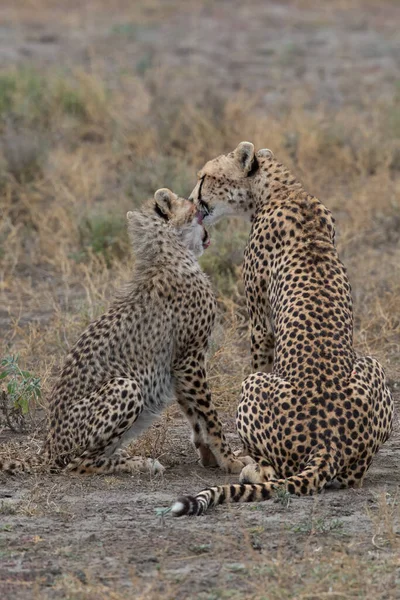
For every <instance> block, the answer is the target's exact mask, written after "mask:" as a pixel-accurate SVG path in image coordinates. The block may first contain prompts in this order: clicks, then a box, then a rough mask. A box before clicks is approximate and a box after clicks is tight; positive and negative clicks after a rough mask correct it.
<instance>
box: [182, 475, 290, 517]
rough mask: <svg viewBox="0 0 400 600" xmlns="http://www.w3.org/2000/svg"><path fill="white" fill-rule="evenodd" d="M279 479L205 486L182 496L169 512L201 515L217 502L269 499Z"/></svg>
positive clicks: (278, 485) (278, 484)
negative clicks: (193, 493)
mask: <svg viewBox="0 0 400 600" xmlns="http://www.w3.org/2000/svg"><path fill="white" fill-rule="evenodd" d="M280 481H282V483H283V484H284V483H285V480H284V479H282V480H278V479H277V480H274V481H268V482H266V483H238V484H232V485H219V486H216V487H211V488H207V489H206V490H203V491H202V492H200V493H199V494H197V495H196V496H182V497H181V498H178V500H177V501H176V502H174V504H173V505H172V508H171V512H172V514H173V515H174V517H182V516H183V515H189V516H193V515H196V516H197V515H202V514H203V513H205V512H206V511H207V510H208V509H209V508H211V507H213V506H218V504H228V503H230V502H261V501H262V500H269V498H271V496H272V492H273V490H274V489H277V488H278V487H280V485H281V484H280V483H279V482H280Z"/></svg>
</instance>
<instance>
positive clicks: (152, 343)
mask: <svg viewBox="0 0 400 600" xmlns="http://www.w3.org/2000/svg"><path fill="white" fill-rule="evenodd" d="M127 217H128V222H129V232H130V235H131V238H132V244H133V248H134V251H135V255H136V263H135V269H134V272H133V277H132V280H131V282H130V283H129V284H128V285H127V286H126V288H125V289H124V290H123V291H121V292H120V293H119V295H118V297H117V298H116V299H115V300H114V302H113V303H112V304H111V306H110V308H109V309H108V310H107V312H106V313H104V314H103V315H102V316H100V317H99V318H98V319H96V320H95V321H93V322H92V323H91V324H90V325H89V327H88V328H87V329H86V331H85V332H84V333H83V334H82V335H81V336H80V338H79V340H78V341H77V342H76V344H75V345H74V346H73V348H72V349H71V351H70V353H69V355H68V357H67V359H66V361H65V363H64V366H63V368H62V371H61V374H60V376H59V378H58V381H57V382H56V384H55V386H54V389H53V391H52V393H51V398H50V407H49V412H50V418H49V432H48V436H47V441H46V443H45V457H46V459H47V461H48V463H49V467H50V469H52V470H58V469H63V468H67V469H68V470H70V471H76V472H78V473H116V472H128V473H132V472H135V471H138V470H152V471H161V470H163V467H162V465H161V464H160V463H159V462H158V461H152V460H150V459H145V458H142V457H130V456H129V455H127V454H126V453H125V452H124V451H122V450H121V449H122V448H123V446H125V445H126V444H128V443H129V442H130V441H131V440H132V439H134V438H135V437H137V436H138V435H139V434H140V433H142V432H143V431H144V430H145V429H147V427H148V426H149V425H150V423H151V422H152V421H153V419H154V418H156V417H157V416H158V415H159V414H160V412H161V411H162V410H163V409H164V408H165V407H166V406H168V404H170V402H171V401H172V400H173V399H174V398H176V400H177V401H178V403H179V405H180V407H181V408H182V410H183V412H184V413H185V415H186V417H187V419H188V421H189V423H190V424H191V427H192V430H193V442H194V445H195V447H196V448H197V451H198V453H199V455H200V459H201V461H202V464H203V465H205V466H207V465H208V466H216V465H218V466H220V467H221V468H223V469H225V470H226V471H228V472H239V471H240V470H241V468H242V467H243V465H244V462H242V461H241V460H239V459H236V458H235V457H234V456H233V455H232V453H231V450H230V448H229V446H228V444H227V442H226V439H225V436H224V434H223V431H222V428H221V423H220V421H219V419H218V415H217V412H216V410H215V408H214V406H213V404H212V400H211V395H210V391H209V388H208V383H207V378H206V366H205V364H206V351H207V347H208V342H209V338H210V334H211V331H212V327H213V323H214V318H215V298H214V295H213V292H212V289H211V285H210V282H209V280H208V278H207V277H206V276H205V274H204V273H203V272H202V271H201V269H200V266H199V264H198V262H197V258H196V257H197V256H199V255H200V254H201V253H202V251H203V247H204V246H207V243H208V235H207V232H206V230H205V229H204V227H203V225H202V224H201V218H200V215H199V214H198V211H197V210H196V208H195V206H194V205H193V204H192V203H190V202H188V201H187V200H184V199H182V198H178V196H176V195H175V194H173V193H172V192H171V191H169V190H166V189H163V190H159V191H158V192H156V194H155V201H154V202H153V203H151V206H150V207H149V208H147V209H145V210H142V211H140V212H139V211H138V212H130V213H128V215H127ZM18 466H21V465H19V464H17V463H13V464H11V465H10V463H9V464H8V465H7V464H4V463H3V464H2V465H0V468H3V470H8V471H15V470H17V467H18ZM23 468H24V466H23V465H22V467H21V469H23Z"/></svg>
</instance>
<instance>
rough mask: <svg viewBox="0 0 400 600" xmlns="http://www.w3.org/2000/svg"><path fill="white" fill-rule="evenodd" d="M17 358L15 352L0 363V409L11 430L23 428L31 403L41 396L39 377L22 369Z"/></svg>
mask: <svg viewBox="0 0 400 600" xmlns="http://www.w3.org/2000/svg"><path fill="white" fill-rule="evenodd" d="M18 360H19V357H18V354H16V355H12V356H6V357H5V358H3V359H2V361H1V363H0V365H1V371H0V381H1V382H2V384H3V383H4V384H5V389H4V387H3V386H2V387H3V389H2V390H1V392H0V409H1V412H2V413H3V417H4V419H5V421H6V423H7V425H8V427H9V428H10V429H11V430H12V431H23V430H24V428H25V416H26V415H27V414H28V412H29V409H30V407H31V403H32V402H34V401H35V400H38V399H39V398H40V397H41V388H40V377H35V376H34V375H32V374H31V373H30V372H29V371H22V369H21V368H20V366H19V364H18Z"/></svg>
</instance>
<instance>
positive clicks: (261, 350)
mask: <svg viewBox="0 0 400 600" xmlns="http://www.w3.org/2000/svg"><path fill="white" fill-rule="evenodd" d="M191 197H192V199H193V200H194V202H195V203H196V204H197V206H198V207H199V209H200V210H202V212H203V213H204V221H205V222H206V223H211V222H213V221H215V220H217V219H219V218H220V217H222V216H223V215H227V214H243V215H245V216H247V217H248V218H250V220H251V222H252V229H251V233H250V238H249V241H248V244H247V247H246V250H245V255H244V267H243V270H244V282H245V289H246V299H247V307H248V310H249V314H250V322H251V348H252V361H253V369H254V371H255V373H254V374H252V375H250V376H249V377H248V378H247V379H246V380H245V381H244V383H243V386H242V394H241V400H240V404H239V407H238V411H237V418H236V424H237V429H238V432H239V435H240V437H241V439H242V442H243V445H244V447H245V448H246V450H247V451H248V453H249V455H250V456H251V457H252V458H253V459H254V460H255V464H253V465H251V464H250V465H247V466H246V467H244V469H243V471H242V472H241V475H240V484H238V485H224V486H217V487H212V488H209V489H206V490H204V491H202V492H200V493H199V494H197V495H196V496H194V497H193V496H186V497H183V498H180V499H179V500H178V501H177V502H176V503H175V504H174V505H173V507H172V512H173V514H175V515H176V516H180V515H184V514H188V515H198V514H201V513H203V512H205V511H206V510H207V509H208V508H209V507H210V506H215V505H217V504H222V503H225V502H251V501H259V500H266V499H268V498H270V497H271V494H272V493H273V492H274V491H275V490H278V489H279V488H281V489H285V490H287V491H288V492H289V493H292V494H297V495H311V494H314V493H316V492H319V491H321V490H322V489H323V488H324V487H325V486H326V485H327V484H329V483H331V482H333V481H334V480H336V481H337V482H338V483H339V485H340V486H342V487H347V486H360V485H361V484H362V480H363V477H364V475H365V473H366V471H367V469H368V468H369V466H370V464H371V461H372V458H373V456H374V455H375V454H376V452H377V451H378V449H379V447H380V446H381V445H382V444H383V443H384V442H385V441H386V440H387V439H388V437H389V435H390V432H391V429H392V421H393V401H392V397H391V394H390V391H389V389H388V387H387V386H386V382H385V375H384V371H383V369H382V367H381V366H380V364H379V363H378V362H377V361H376V360H374V359H373V358H370V357H362V358H361V357H357V356H356V354H355V352H354V349H353V309H352V299H351V291H350V285H349V282H348V278H347V275H346V271H345V268H344V266H343V265H342V263H341V261H340V259H339V257H338V254H337V251H336V248H335V245H334V222H333V219H332V216H331V213H330V212H329V211H328V210H327V209H326V208H325V207H324V205H323V204H322V203H321V202H320V201H319V200H318V199H317V198H315V197H314V196H311V195H309V194H307V192H305V191H304V190H303V188H302V186H301V184H300V183H299V182H297V181H296V179H295V178H294V177H293V176H292V175H291V174H290V172H289V171H288V169H286V168H285V167H284V166H283V165H282V164H280V163H279V162H278V161H277V160H276V159H275V158H274V156H273V154H272V152H271V151H270V150H266V149H265V150H260V151H259V152H258V153H255V151H254V146H253V144H251V143H249V142H242V143H241V144H239V146H238V147H237V148H236V150H235V151H234V152H231V153H230V154H228V155H227V156H219V157H218V158H216V159H214V160H211V161H210V162H208V163H207V164H206V165H205V167H204V168H203V169H202V170H201V171H200V172H199V174H198V183H197V185H196V187H195V189H194V190H193V192H192V196H191ZM271 371H272V372H271Z"/></svg>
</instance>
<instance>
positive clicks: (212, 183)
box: [189, 142, 273, 225]
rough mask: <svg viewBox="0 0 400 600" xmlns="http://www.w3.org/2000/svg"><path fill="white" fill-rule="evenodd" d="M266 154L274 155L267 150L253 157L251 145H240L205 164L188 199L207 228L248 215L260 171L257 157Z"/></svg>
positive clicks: (250, 211)
mask: <svg viewBox="0 0 400 600" xmlns="http://www.w3.org/2000/svg"><path fill="white" fill-rule="evenodd" d="M267 155H268V156H270V157H272V156H273V155H272V152H271V151H270V150H268V149H264V150H260V151H259V152H258V153H257V154H256V153H255V150H254V146H253V144H252V143H251V142H240V144H239V145H238V147H237V148H236V149H235V150H234V151H233V152H230V153H229V154H222V155H221V156H218V157H217V158H214V159H213V160H210V161H208V163H206V164H205V166H204V167H203V168H202V169H201V170H200V171H199V172H198V174H197V177H198V181H197V185H196V187H195V188H194V190H193V191H192V193H191V195H190V198H189V200H192V201H193V202H194V203H195V205H196V206H197V207H198V209H199V211H200V212H201V213H202V214H203V218H204V222H205V223H206V224H207V225H208V224H212V223H216V222H217V221H218V220H219V219H220V218H221V217H223V216H227V215H234V214H235V215H243V216H247V217H250V216H251V214H252V212H253V209H254V199H253V193H252V182H253V181H254V177H255V176H256V175H257V173H258V170H259V161H258V158H257V157H266V156H267Z"/></svg>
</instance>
